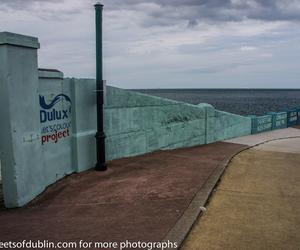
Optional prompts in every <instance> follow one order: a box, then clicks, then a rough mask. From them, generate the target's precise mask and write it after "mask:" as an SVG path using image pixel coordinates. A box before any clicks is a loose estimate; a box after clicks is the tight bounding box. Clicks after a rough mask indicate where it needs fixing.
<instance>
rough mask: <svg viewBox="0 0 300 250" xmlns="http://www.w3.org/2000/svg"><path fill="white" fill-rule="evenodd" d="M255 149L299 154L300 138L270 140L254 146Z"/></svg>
mask: <svg viewBox="0 0 300 250" xmlns="http://www.w3.org/2000/svg"><path fill="white" fill-rule="evenodd" d="M256 149H257V150H263V151H272V152H286V153H295V154H300V138H292V139H282V140H276V141H270V142H268V143H265V144H261V145H259V146H257V147H256Z"/></svg>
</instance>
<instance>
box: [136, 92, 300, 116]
mask: <svg viewBox="0 0 300 250" xmlns="http://www.w3.org/2000/svg"><path fill="white" fill-rule="evenodd" d="M134 91H138V92H141V93H145V94H149V95H154V96H159V97H164V98H169V99H173V100H177V101H183V102H187V103H191V104H199V103H203V102H204V103H210V104H212V105H213V106H214V107H215V108H217V109H219V110H223V111H227V112H231V113H235V114H240V115H262V114H265V113H266V112H270V111H273V112H279V111H285V110H287V109H291V108H294V107H300V89H297V90H291V89H283V90H278V89H140V90H134Z"/></svg>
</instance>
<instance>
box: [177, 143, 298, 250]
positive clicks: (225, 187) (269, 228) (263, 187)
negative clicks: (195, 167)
mask: <svg viewBox="0 0 300 250" xmlns="http://www.w3.org/2000/svg"><path fill="white" fill-rule="evenodd" d="M290 140H293V139H290ZM278 142H282V148H284V146H285V145H286V143H287V141H286V140H279V141H278ZM295 142H298V143H299V140H296V141H295ZM267 144H269V143H267ZM279 146H280V144H276V147H279ZM296 146H297V145H296ZM259 148H260V147H254V148H253V149H249V150H246V151H243V152H242V153H240V154H238V155H237V156H235V157H234V159H233V160H232V161H231V163H230V164H229V166H228V167H227V169H226V171H225V174H224V175H223V176H222V179H221V181H220V184H219V186H218V187H217V190H216V192H215V193H214V194H213V196H212V198H211V200H210V202H209V203H208V205H207V212H206V213H205V214H204V215H203V216H202V217H201V218H200V219H198V221H197V222H196V223H195V226H194V227H193V229H192V231H191V233H190V234H189V236H188V237H187V239H186V241H185V242H184V245H183V248H182V249H183V250H194V249H195V250H198V249H207V250H210V249H222V250H223V249H230V250H231V249H278V250H279V249H299V246H300V235H299V231H300V192H299V190H300V168H299V166H300V154H295V153H294V152H292V153H287V152H272V151H265V150H259ZM292 151H293V150H292Z"/></svg>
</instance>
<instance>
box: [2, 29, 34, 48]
mask: <svg viewBox="0 0 300 250" xmlns="http://www.w3.org/2000/svg"><path fill="white" fill-rule="evenodd" d="M0 45H14V46H20V47H26V48H33V49H39V48H40V43H39V41H38V38H36V37H32V36H24V35H21V34H16V33H11V32H6V31H5V32H0Z"/></svg>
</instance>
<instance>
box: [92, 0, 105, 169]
mask: <svg viewBox="0 0 300 250" xmlns="http://www.w3.org/2000/svg"><path fill="white" fill-rule="evenodd" d="M102 11H103V5H102V4H100V3H97V4H95V14H96V15H95V16H96V93H97V133H96V136H95V137H96V144H97V146H96V150H97V152H96V153H97V163H96V167H95V169H96V170H98V171H105V170H106V169H107V166H106V164H105V134H104V126H103V123H104V118H103V105H104V92H103V91H104V88H103V67H102Z"/></svg>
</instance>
